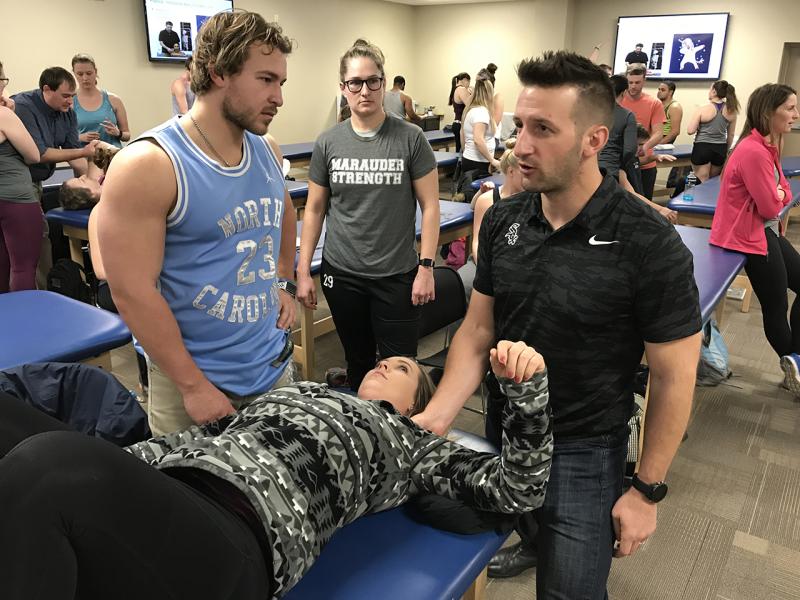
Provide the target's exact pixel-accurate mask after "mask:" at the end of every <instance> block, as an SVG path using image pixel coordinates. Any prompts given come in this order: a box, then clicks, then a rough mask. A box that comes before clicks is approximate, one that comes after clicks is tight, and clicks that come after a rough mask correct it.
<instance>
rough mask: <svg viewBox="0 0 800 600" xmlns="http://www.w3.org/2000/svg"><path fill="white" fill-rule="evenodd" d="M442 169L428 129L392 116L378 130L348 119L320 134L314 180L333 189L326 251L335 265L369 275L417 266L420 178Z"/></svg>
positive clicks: (314, 158)
mask: <svg viewBox="0 0 800 600" xmlns="http://www.w3.org/2000/svg"><path fill="white" fill-rule="evenodd" d="M435 168H436V159H435V157H434V155H433V150H431V146H430V144H429V143H428V140H427V139H425V136H424V135H423V133H422V130H421V129H420V128H419V127H417V126H416V125H412V124H410V123H406V122H405V121H401V120H400V119H393V118H388V117H387V118H386V119H385V120H384V122H383V125H381V127H380V129H379V130H378V133H377V135H375V136H374V137H371V138H365V137H361V136H359V135H357V134H356V133H355V132H354V131H353V128H352V125H351V123H350V121H349V120H348V121H343V122H342V123H339V124H338V125H336V126H335V127H333V128H331V129H329V130H328V131H326V132H325V133H323V134H322V135H320V136H319V138H317V141H316V144H315V145H314V152H313V154H312V155H311V166H310V169H309V179H310V180H311V181H313V182H314V183H316V184H317V185H321V186H323V187H326V188H328V189H329V190H330V200H329V202H328V207H327V212H326V218H327V231H326V234H325V246H324V249H323V255H324V257H325V260H326V261H328V262H329V263H330V264H331V265H333V266H334V267H335V268H337V269H340V270H342V271H346V272H349V273H352V274H353V275H358V276H362V277H368V278H379V277H387V276H389V275H396V274H398V273H406V272H408V271H410V270H412V269H414V268H415V267H416V266H417V251H416V245H415V227H414V221H415V216H416V206H417V202H416V198H415V196H414V188H413V186H412V183H413V181H414V180H416V179H419V178H421V177H423V176H425V175H427V174H428V173H430V172H431V171H432V170H433V169H435Z"/></svg>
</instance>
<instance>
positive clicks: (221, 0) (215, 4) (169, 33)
mask: <svg viewBox="0 0 800 600" xmlns="http://www.w3.org/2000/svg"><path fill="white" fill-rule="evenodd" d="M231 10H233V0H144V26H145V31H146V32H147V56H148V58H149V59H150V60H151V61H153V62H175V63H183V62H184V61H185V60H186V58H187V57H189V56H191V55H192V53H193V52H194V42H195V38H196V37H197V32H198V31H199V30H200V26H201V25H202V24H203V23H205V21H206V19H208V18H209V17H210V16H212V15H215V14H217V13H218V12H223V11H231Z"/></svg>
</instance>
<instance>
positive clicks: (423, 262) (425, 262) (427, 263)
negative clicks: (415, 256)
mask: <svg viewBox="0 0 800 600" xmlns="http://www.w3.org/2000/svg"><path fill="white" fill-rule="evenodd" d="M419 266H420V267H425V268H426V269H432V268H433V259H432V258H420V259H419Z"/></svg>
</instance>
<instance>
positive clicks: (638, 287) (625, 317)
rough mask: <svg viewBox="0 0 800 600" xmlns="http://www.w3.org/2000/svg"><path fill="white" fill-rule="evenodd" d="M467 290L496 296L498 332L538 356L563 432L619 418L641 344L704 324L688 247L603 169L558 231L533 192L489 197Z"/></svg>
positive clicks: (627, 405) (603, 429)
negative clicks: (579, 207) (490, 203)
mask: <svg viewBox="0 0 800 600" xmlns="http://www.w3.org/2000/svg"><path fill="white" fill-rule="evenodd" d="M474 289H476V290H478V291H479V292H480V293H482V294H486V295H488V296H492V297H493V298H494V323H495V336H496V338H497V340H511V341H517V340H523V341H525V342H526V343H527V344H529V345H530V346H533V347H534V348H536V350H537V351H539V352H540V353H541V354H542V355H543V356H544V359H545V361H546V363H547V369H548V377H549V380H550V402H551V405H552V409H553V416H554V432H555V436H556V437H557V438H561V439H565V438H586V437H593V436H596V435H600V434H603V433H610V432H614V431H618V430H619V428H621V427H623V426H625V424H626V423H627V421H628V419H629V417H630V416H631V414H632V410H633V391H632V385H633V377H634V373H635V371H636V367H637V365H638V364H639V361H640V359H641V357H642V353H643V351H644V342H645V341H647V342H653V343H661V342H669V341H672V340H677V339H681V338H684V337H688V336H690V335H692V334H694V333H697V332H698V331H699V330H700V328H701V320H700V305H699V300H698V293H697V286H696V285H695V281H694V274H693V265H692V255H691V253H690V252H689V250H688V248H686V246H685V245H684V244H683V242H682V241H681V238H680V236H679V235H678V233H677V232H676V231H675V228H674V227H672V225H670V224H669V223H668V222H667V220H666V219H664V218H663V217H662V216H661V215H659V214H658V213H657V212H656V211H655V210H653V209H652V208H650V207H649V206H647V205H646V204H644V203H643V202H642V201H641V200H639V199H637V198H635V197H634V196H632V195H630V194H628V193H627V192H625V191H624V190H622V189H621V188H620V187H619V186H618V185H617V182H616V181H615V180H614V179H613V178H611V177H609V176H606V177H605V178H604V179H603V182H602V183H601V185H600V187H599V188H598V189H597V191H596V192H595V193H594V195H593V196H592V197H591V199H590V200H589V202H588V203H587V204H586V206H585V207H584V208H583V210H582V211H581V212H580V213H579V214H578V216H577V217H575V219H573V220H572V221H570V222H569V223H567V224H566V225H564V226H563V227H561V228H560V229H558V230H557V231H553V229H552V227H551V226H550V224H549V223H548V222H547V220H546V219H545V217H544V214H543V212H542V202H541V196H540V195H539V194H532V193H529V192H522V193H520V194H517V195H515V196H511V197H509V198H507V199H506V200H503V201H502V202H499V203H496V204H494V206H492V207H491V208H490V209H489V211H487V213H486V216H485V217H484V219H483V223H482V225H481V231H480V236H479V247H478V269H477V275H476V277H475V282H474Z"/></svg>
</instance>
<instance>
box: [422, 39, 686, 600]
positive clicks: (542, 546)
mask: <svg viewBox="0 0 800 600" xmlns="http://www.w3.org/2000/svg"><path fill="white" fill-rule="evenodd" d="M518 75H519V78H520V81H521V83H522V84H523V86H524V89H523V91H522V93H521V94H520V96H519V98H518V100H517V106H516V110H515V114H514V120H515V123H516V125H517V128H518V137H517V144H516V146H515V148H514V154H515V155H516V156H517V158H518V160H519V164H520V171H521V172H522V177H523V186H524V187H525V189H526V190H527V191H526V192H522V193H521V194H518V195H516V196H512V197H510V198H507V199H506V200H504V201H503V202H500V203H497V204H495V205H494V206H493V207H492V208H490V209H489V211H488V212H487V213H486V216H485V217H484V221H483V225H482V227H481V231H480V239H479V247H478V264H477V276H476V279H475V287H474V291H473V295H472V299H471V301H470V306H469V311H468V313H467V317H466V319H465V321H464V323H463V325H462V326H461V328H460V329H459V331H458V333H457V334H456V336H455V339H454V340H453V344H452V346H451V348H450V352H449V355H448V360H447V367H446V368H445V373H444V377H443V379H442V382H441V384H440V386H439V389H438V390H437V392H436V394H435V395H434V397H433V399H432V400H431V403H430V405H429V407H428V408H427V409H426V411H425V412H424V413H422V414H421V415H418V416H417V417H415V419H414V420H415V421H416V422H417V423H418V424H420V425H422V426H425V427H427V428H429V429H432V430H433V431H436V432H439V433H441V432H443V431H445V430H446V429H447V428H448V427H449V426H450V423H451V422H452V420H453V418H454V417H455V415H456V413H457V412H458V410H459V409H460V408H461V406H462V405H463V403H464V401H466V399H467V398H468V397H469V395H470V394H471V393H472V392H473V391H474V390H475V388H476V387H477V385H478V383H479V382H480V379H481V377H482V375H483V374H484V373H485V372H486V369H487V361H488V356H489V349H490V348H491V347H492V345H493V344H494V343H495V341H496V340H501V339H512V340H513V339H519V340H523V341H525V342H526V343H527V344H528V345H530V346H533V347H534V348H535V349H536V350H537V351H538V352H540V353H541V354H542V355H543V356H544V359H545V362H546V364H547V368H548V372H549V377H550V402H551V405H552V409H553V418H554V435H555V448H554V455H553V464H552V469H551V474H550V482H549V484H548V488H547V495H546V498H545V503H544V506H543V507H542V508H541V509H540V510H538V511H536V513H535V515H534V518H535V520H536V522H537V524H538V527H539V531H538V535H537V538H536V539H537V542H538V567H537V584H536V597H537V598H538V599H539V600H545V599H550V598H569V599H574V598H592V599H593V598H603V597H604V595H605V592H606V581H607V578H608V573H609V569H610V567H611V558H612V555H616V556H627V555H630V554H632V553H633V552H635V551H636V550H637V549H638V547H639V545H640V544H641V543H642V542H644V540H646V539H647V538H648V537H649V536H650V535H651V534H652V533H653V532H654V531H655V527H656V505H655V502H657V501H658V500H660V499H662V498H663V496H664V494H665V493H666V487H665V486H664V485H662V484H661V482H662V481H663V480H664V478H665V477H666V474H667V470H668V468H669V465H670V463H671V461H672V458H673V456H674V454H675V452H676V450H677V448H678V444H679V443H680V440H681V437H682V435H683V432H684V430H685V428H686V424H687V421H688V417H689V410H690V407H691V399H692V393H693V389H694V381H695V371H696V368H697V360H698V354H699V346H700V336H699V333H698V332H699V331H700V325H701V323H700V308H699V304H698V293H697V288H696V286H695V283H694V277H693V272H692V257H691V254H690V252H689V250H688V249H687V248H686V247H685V246H684V245H683V243H682V242H681V239H680V237H679V235H678V234H677V232H676V231H675V230H674V229H673V228H672V226H671V225H669V223H668V222H667V221H666V220H665V219H664V218H663V217H661V216H660V215H659V214H658V213H656V212H655V211H654V210H653V209H652V208H650V207H649V206H647V205H645V204H644V203H643V202H641V201H639V200H638V199H636V198H635V197H633V196H631V195H630V194H628V193H627V192H625V191H623V190H622V189H621V188H620V187H619V186H618V185H617V183H616V181H614V179H613V178H612V177H610V176H605V175H604V174H603V173H601V172H600V170H599V168H598V165H597V155H598V153H599V152H600V150H601V149H602V147H603V146H604V145H605V143H606V141H607V139H608V130H609V127H610V124H611V122H612V114H613V108H614V94H613V92H612V90H611V87H610V84H609V82H608V77H607V76H606V75H605V73H603V71H602V70H600V69H599V68H598V67H596V66H595V65H593V64H592V63H591V62H590V61H589V60H588V59H586V58H583V57H580V56H578V55H576V54H572V53H568V52H557V53H555V54H554V53H552V52H548V53H545V55H544V57H543V58H541V59H537V60H525V61H523V62H522V63H521V64H520V66H519V68H518ZM531 192H532V193H531ZM643 351H644V352H645V353H646V355H647V360H648V363H649V365H650V376H651V387H650V402H649V406H648V409H647V427H646V428H645V441H644V452H643V454H642V459H641V467H640V470H639V473H638V479H637V482H636V486H637V489H634V488H632V489H630V490H629V491H628V492H626V493H625V494H622V478H623V469H624V463H625V456H626V451H627V438H628V430H627V426H626V424H627V421H628V418H629V417H630V416H631V414H632V412H633V392H632V387H633V382H634V374H635V371H636V368H637V366H638V364H639V361H640V359H641V357H642V352H643ZM509 369H513V365H509ZM493 410H494V411H495V412H496V411H497V407H496V406H495V407H493ZM495 416H496V415H495ZM487 421H489V424H490V425H491V422H492V420H491V419H488V418H487ZM494 421H495V422H496V424H495V427H496V426H497V423H499V419H496V418H495V419H494ZM494 433H495V434H496V432H494ZM640 490H641V491H640ZM612 524H613V526H612ZM528 531H529V530H528ZM524 533H525V532H523V534H524ZM523 539H525V537H524V536H523ZM521 548H522V547H521V546H517V547H513V546H512V547H511V548H510V549H508V550H506V551H505V555H506V557H507V558H508V559H509V560H516V559H517V558H518V556H519V554H520V552H523V550H521Z"/></svg>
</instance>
